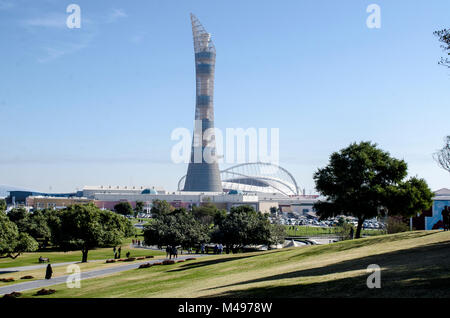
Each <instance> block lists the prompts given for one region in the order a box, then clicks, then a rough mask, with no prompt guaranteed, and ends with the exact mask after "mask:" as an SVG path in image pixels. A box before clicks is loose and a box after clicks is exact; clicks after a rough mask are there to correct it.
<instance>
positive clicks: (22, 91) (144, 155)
mask: <svg viewBox="0 0 450 318" xmlns="http://www.w3.org/2000/svg"><path fill="white" fill-rule="evenodd" d="M70 3H76V4H78V5H79V6H80V8H81V28H80V29H68V28H67V27H66V24H65V22H66V18H67V16H68V15H69V14H68V13H66V7H67V6H68V5H69V4H70ZM371 3H376V4H378V5H379V6H380V8H381V28H380V29H369V28H367V26H366V19H367V17H368V15H369V14H368V13H367V12H366V8H367V6H368V5H369V4H371ZM190 12H193V13H194V14H196V16H197V17H198V18H199V19H200V21H201V22H202V24H203V25H204V26H205V28H206V29H207V30H208V32H211V33H212V35H213V41H214V43H215V46H216V49H217V60H216V82H215V97H214V102H215V125H216V127H218V128H220V129H223V130H225V128H227V127H230V128H237V127H242V128H248V127H255V128H260V127H262V128H279V129H280V164H281V165H282V166H284V167H285V168H287V169H288V170H289V171H290V172H292V174H293V175H294V176H295V178H296V179H297V182H298V183H299V185H300V186H301V187H302V188H306V192H307V193H310V192H314V182H313V179H312V174H313V173H314V171H315V170H316V169H317V168H319V167H323V166H324V165H326V163H327V162H328V158H329V155H330V154H331V153H332V152H333V151H338V150H339V149H342V148H343V147H346V146H347V145H348V144H350V143H351V142H354V141H361V140H370V141H373V142H376V143H378V144H379V146H380V147H381V148H382V149H384V150H387V151H389V152H390V153H391V154H392V155H393V156H395V157H397V158H401V159H404V160H406V161H407V163H408V166H409V173H410V175H418V176H419V177H423V178H425V179H426V180H427V182H428V183H429V185H430V187H431V188H432V189H434V190H435V189H439V188H442V187H450V176H449V174H448V173H447V172H445V171H444V170H442V169H440V168H439V167H438V166H437V165H436V163H435V162H434V161H433V159H432V153H433V152H435V151H436V150H438V149H439V148H441V147H442V146H443V138H444V136H445V135H447V134H449V133H450V131H449V122H448V119H449V117H450V107H449V106H450V90H449V89H448V88H449V85H450V72H449V70H448V69H446V68H444V67H442V66H439V65H437V62H438V60H439V59H440V56H442V55H443V52H442V49H441V48H440V47H439V42H438V41H437V38H435V37H434V36H433V34H432V32H433V31H435V30H438V29H442V28H444V27H450V25H449V22H450V21H449V14H448V13H449V12H450V2H449V1H448V0H435V1H401V0H399V1H375V0H373V1H358V0H353V1H331V0H329V1H300V0H292V1H287V0H283V1H274V0H271V1H267V0H257V1H256V0H255V1H254V0H245V1H243V0H239V1H237V0H236V1H234V0H232V1H215V0H214V1H212V0H208V1H204V0H195V1H193V0H185V1H182V0H178V1H167V0H164V1H162V0H161V1H144V0H139V1H138V0H135V1H103V0H98V1H73V2H70V1H60V0H52V1H50V0H48V1H44V0H39V1H31V0H28V1H24V0H14V1H13V0H0V43H1V46H0V48H1V50H0V110H1V116H0V127H1V135H0V136H1V137H0V149H2V150H1V152H0V184H10V185H16V186H23V187H27V188H32V189H36V190H40V191H55V192H58V191H60V192H62V191H71V190H74V189H76V188H82V187H83V186H84V185H101V184H104V185H155V186H162V187H164V188H166V189H168V190H175V189H176V184H177V181H178V179H179V178H180V177H181V176H182V175H184V174H185V172H186V169H187V165H186V164H174V163H172V161H171V158H170V152H171V148H172V146H173V145H174V144H175V142H174V141H172V140H171V139H170V135H171V132H172V130H173V129H175V128H177V127H186V128H189V129H192V127H193V119H194V107H195V73H194V72H195V70H194V56H193V45H192V33H191V26H190V19H189V13H190Z"/></svg>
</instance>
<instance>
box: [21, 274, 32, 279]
mask: <svg viewBox="0 0 450 318" xmlns="http://www.w3.org/2000/svg"><path fill="white" fill-rule="evenodd" d="M33 278H34V277H33V276H31V275H26V276H23V277H20V279H33Z"/></svg>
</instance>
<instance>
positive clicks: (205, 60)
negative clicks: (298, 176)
mask: <svg viewBox="0 0 450 318" xmlns="http://www.w3.org/2000/svg"><path fill="white" fill-rule="evenodd" d="M191 23H192V35H193V37H194V52H195V80H196V84H197V86H196V103H195V125H194V126H195V127H194V136H193V139H192V151H191V161H190V162H189V166H188V171H187V175H186V180H185V183H184V191H213V192H222V182H221V180H220V172H219V165H218V163H217V160H214V158H213V157H215V156H216V145H215V134H214V132H213V129H214V104H213V97H214V68H215V63H216V48H215V47H214V44H213V42H212V40H211V34H210V33H208V32H206V30H205V29H204V28H203V26H202V25H201V23H200V21H198V19H197V18H196V17H195V15H193V14H192V13H191ZM207 130H208V131H207ZM205 132H206V134H205ZM205 135H206V136H208V137H207V138H204V136H205ZM205 139H206V140H205ZM204 154H211V155H212V156H211V157H210V156H205V155H204Z"/></svg>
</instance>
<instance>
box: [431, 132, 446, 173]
mask: <svg viewBox="0 0 450 318" xmlns="http://www.w3.org/2000/svg"><path fill="white" fill-rule="evenodd" d="M444 140H445V145H444V147H442V149H441V150H439V151H438V152H435V153H434V154H433V158H434V160H436V162H437V163H438V165H439V166H440V167H441V168H442V169H444V170H447V172H450V136H447V137H445V139H444Z"/></svg>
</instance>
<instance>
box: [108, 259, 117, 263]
mask: <svg viewBox="0 0 450 318" xmlns="http://www.w3.org/2000/svg"><path fill="white" fill-rule="evenodd" d="M115 262H116V260H115V259H107V260H106V263H115Z"/></svg>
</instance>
